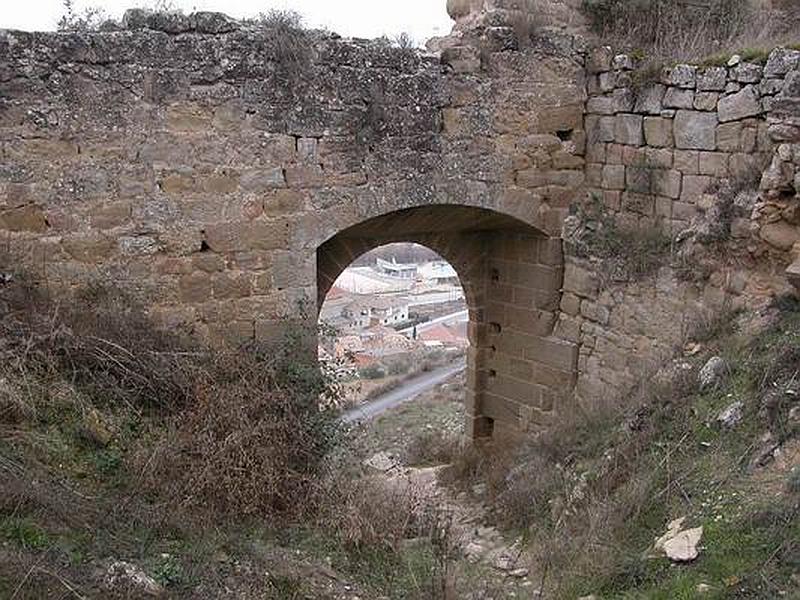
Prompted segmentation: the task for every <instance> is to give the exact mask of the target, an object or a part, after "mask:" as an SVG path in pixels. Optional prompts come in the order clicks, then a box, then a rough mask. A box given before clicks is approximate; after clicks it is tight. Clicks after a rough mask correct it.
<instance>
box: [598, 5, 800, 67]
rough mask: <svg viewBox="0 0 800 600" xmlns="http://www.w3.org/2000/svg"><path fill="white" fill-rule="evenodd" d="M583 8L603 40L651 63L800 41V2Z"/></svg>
mask: <svg viewBox="0 0 800 600" xmlns="http://www.w3.org/2000/svg"><path fill="white" fill-rule="evenodd" d="M583 8H584V12H585V13H586V14H587V16H588V17H589V18H590V21H591V24H592V27H593V29H594V31H595V32H596V33H597V34H598V36H599V37H600V38H601V39H602V40H603V41H604V42H606V43H610V44H612V45H614V46H615V47H616V48H618V49H620V50H623V51H628V52H631V53H633V54H634V55H637V56H639V57H641V58H643V59H644V60H645V63H646V64H650V65H670V64H675V63H678V62H683V61H687V62H694V61H698V60H701V59H704V58H706V57H711V56H714V55H721V54H728V55H729V54H730V53H732V52H741V51H743V50H747V49H751V50H752V49H758V48H766V49H771V48H772V47H774V46H776V45H778V44H780V43H785V42H792V41H796V40H795V39H792V35H793V34H794V35H795V36H796V29H795V27H796V24H797V22H798V10H797V8H796V7H795V8H789V7H787V9H786V10H785V11H757V10H755V9H753V8H751V7H750V6H749V4H748V3H747V2H744V1H742V0H708V1H707V2H690V1H687V0H584V3H583Z"/></svg>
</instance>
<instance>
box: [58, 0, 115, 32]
mask: <svg viewBox="0 0 800 600" xmlns="http://www.w3.org/2000/svg"><path fill="white" fill-rule="evenodd" d="M62 6H63V10H64V12H63V14H62V15H61V18H60V19H59V20H58V30H59V31H78V32H80V31H95V30H97V29H98V28H99V27H100V24H101V23H102V22H103V21H104V20H105V19H106V13H105V11H104V10H103V9H102V8H98V7H89V8H86V9H84V10H83V11H82V12H78V11H77V10H76V9H75V1H74V0H62Z"/></svg>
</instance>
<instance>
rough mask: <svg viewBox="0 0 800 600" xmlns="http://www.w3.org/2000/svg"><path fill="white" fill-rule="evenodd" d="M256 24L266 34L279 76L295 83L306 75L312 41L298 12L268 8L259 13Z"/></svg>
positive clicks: (309, 67)
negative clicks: (264, 11) (268, 9)
mask: <svg viewBox="0 0 800 600" xmlns="http://www.w3.org/2000/svg"><path fill="white" fill-rule="evenodd" d="M258 24H259V25H260V26H261V27H263V28H264V29H265V30H266V32H267V35H268V36H269V38H268V43H269V48H270V49H271V51H272V52H273V54H274V57H275V65H276V67H277V75H278V77H279V79H281V80H282V81H283V82H285V83H298V82H300V81H302V80H304V79H305V78H307V77H308V76H309V75H310V71H311V69H312V58H313V43H312V40H311V35H310V33H309V32H308V31H307V30H306V29H305V27H304V26H303V17H302V16H301V15H300V13H298V12H296V11H293V10H278V9H271V10H270V11H269V12H267V13H262V14H261V15H259V18H258Z"/></svg>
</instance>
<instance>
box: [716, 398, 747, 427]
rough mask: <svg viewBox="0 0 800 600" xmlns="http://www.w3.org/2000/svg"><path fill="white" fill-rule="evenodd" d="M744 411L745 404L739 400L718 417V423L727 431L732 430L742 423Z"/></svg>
mask: <svg viewBox="0 0 800 600" xmlns="http://www.w3.org/2000/svg"><path fill="white" fill-rule="evenodd" d="M743 410H744V403H743V402H742V401H741V400H737V401H736V402H734V403H733V404H731V405H730V406H728V407H727V408H726V409H725V410H723V411H722V412H721V413H719V415H717V423H718V424H719V425H720V426H721V427H724V428H725V429H732V428H733V427H736V425H738V424H739V423H740V422H741V420H742V416H743V414H744V413H743Z"/></svg>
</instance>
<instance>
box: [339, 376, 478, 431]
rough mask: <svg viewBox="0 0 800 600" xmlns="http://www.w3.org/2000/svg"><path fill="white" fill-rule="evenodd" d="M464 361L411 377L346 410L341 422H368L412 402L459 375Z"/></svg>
mask: <svg viewBox="0 0 800 600" xmlns="http://www.w3.org/2000/svg"><path fill="white" fill-rule="evenodd" d="M466 366H467V365H466V362H465V361H459V362H457V363H455V364H449V365H446V366H444V367H439V368H437V369H433V370H432V371H428V372H427V373H423V374H421V375H418V376H416V377H413V378H411V379H409V380H407V381H404V382H403V383H402V384H400V386H399V387H397V388H395V389H393V390H391V391H389V392H386V393H385V394H381V395H380V396H378V397H377V398H375V399H373V400H370V401H369V402H367V403H365V404H362V405H361V406H357V407H355V408H352V409H350V410H348V411H347V412H346V413H344V414H343V415H342V421H344V422H345V423H355V422H356V421H366V420H369V419H371V418H373V417H375V416H377V415H379V414H381V413H382V412H384V411H387V410H389V409H390V408H394V407H395V406H398V405H399V404H403V403H404V402H408V401H409V400H413V399H414V398H416V397H417V396H419V395H420V394H421V393H422V392H427V391H428V390H429V389H431V388H434V387H436V386H437V385H439V384H440V383H442V382H444V381H446V380H447V379H449V378H450V377H452V376H453V375H455V374H456V373H460V372H461V371H463V370H464V369H465V368H466Z"/></svg>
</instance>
